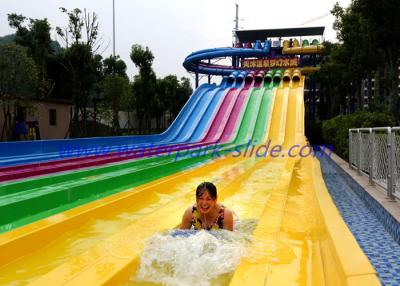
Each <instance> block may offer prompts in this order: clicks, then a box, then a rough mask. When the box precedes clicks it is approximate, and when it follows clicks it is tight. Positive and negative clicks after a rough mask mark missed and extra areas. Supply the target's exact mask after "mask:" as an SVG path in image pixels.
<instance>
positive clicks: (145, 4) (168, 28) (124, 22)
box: [0, 0, 351, 82]
mask: <svg viewBox="0 0 400 286" xmlns="http://www.w3.org/2000/svg"><path fill="white" fill-rule="evenodd" d="M335 2H339V3H340V5H342V6H344V7H347V6H348V5H349V4H350V2H351V0H323V1H321V0H302V1H298V0H286V1H265V0H246V1H245V0H236V1H234V0H115V18H116V33H115V36H116V54H117V55H120V57H121V58H122V59H123V60H124V61H125V62H126V64H127V66H128V75H129V77H130V78H132V77H133V75H135V74H137V69H136V68H135V66H134V64H133V63H132V61H131V60H130V57H129V54H130V51H131V47H132V45H133V44H140V45H142V46H148V47H149V49H150V50H151V51H152V52H153V54H154V56H155V59H154V63H153V69H154V70H155V72H156V74H157V76H158V77H164V76H166V75H169V74H176V75H177V76H178V77H182V76H185V77H189V78H191V79H192V77H191V76H190V74H189V73H188V72H186V70H185V69H184V68H183V67H182V62H183V60H184V59H185V57H186V56H187V55H189V54H190V53H191V52H194V51H198V50H201V49H207V48H216V47H227V46H231V44H232V30H233V27H234V21H233V20H234V18H235V3H238V4H239V18H240V19H241V21H240V25H239V27H240V29H245V30H248V29H273V28H289V27H311V26H325V27H326V30H325V35H324V36H325V39H326V40H331V41H335V40H336V34H335V31H334V30H333V29H332V24H333V21H334V17H333V16H332V15H329V16H325V17H323V18H321V19H318V20H314V21H311V22H309V23H308V24H306V25H302V23H305V22H307V21H310V20H313V19H315V18H318V17H320V16H323V15H326V14H327V13H329V11H330V10H331V9H332V7H333V5H334V4H335ZM59 7H65V8H67V9H73V8H80V9H81V10H83V9H84V8H86V10H87V11H88V12H95V13H97V14H98V18H99V23H100V36H101V37H102V40H103V42H104V44H103V45H102V48H100V51H101V52H102V56H103V57H108V56H109V55H111V54H112V31H113V30H112V0H40V1H39V0H36V1H34V0H12V1H9V0H0V36H4V35H7V34H11V33H13V32H14V30H13V29H11V28H10V27H9V25H8V21H7V14H8V13H17V14H22V15H24V16H26V17H28V18H36V19H42V18H47V19H48V21H49V22H50V24H51V26H52V31H51V36H52V38H53V39H57V35H56V32H55V27H56V26H60V27H66V26H67V23H68V20H67V17H66V16H65V15H64V14H62V13H61V11H60V10H59ZM192 82H193V80H192Z"/></svg>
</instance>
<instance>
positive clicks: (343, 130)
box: [322, 111, 395, 158]
mask: <svg viewBox="0 0 400 286" xmlns="http://www.w3.org/2000/svg"><path fill="white" fill-rule="evenodd" d="M394 124H395V119H394V118H393V116H391V115H388V114H385V113H378V112H374V113H373V112H366V111H360V112H356V113H353V114H350V115H339V116H336V117H334V118H332V119H330V120H326V121H324V122H323V123H322V134H323V138H324V143H325V144H329V145H332V146H333V147H334V151H335V152H336V153H337V154H338V155H339V156H341V157H342V158H348V146H349V145H348V144H349V142H348V139H349V138H348V131H349V129H351V128H363V127H365V128H367V127H368V128H369V127H383V126H393V125H394Z"/></svg>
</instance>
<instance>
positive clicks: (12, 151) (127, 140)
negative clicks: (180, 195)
mask: <svg viewBox="0 0 400 286" xmlns="http://www.w3.org/2000/svg"><path fill="white" fill-rule="evenodd" d="M228 89H229V88H228V87H227V86H226V80H225V81H223V82H222V84H221V86H218V87H217V86H216V85H215V84H212V85H209V84H204V85H202V86H200V87H199V88H198V89H197V90H196V91H195V92H194V94H193V95H192V96H191V97H190V98H189V100H188V102H187V103H186V104H185V106H184V107H183V109H182V111H181V112H180V113H179V115H178V116H177V118H176V120H175V121H174V122H173V124H172V125H171V126H170V127H169V128H168V129H167V130H166V131H165V132H164V133H161V134H157V135H143V136H118V137H102V138H80V139H66V140H41V141H25V142H4V143H0V166H10V165H20V164H26V163H32V162H43V161H51V160H57V159H60V157H59V156H60V153H59V152H60V150H62V149H63V148H67V147H70V146H75V147H78V148H90V147H98V146H104V147H105V146H108V147H109V146H112V147H113V148H111V149H110V150H113V149H115V151H117V150H118V146H119V145H129V146H132V147H143V146H150V145H151V146H156V145H165V144H174V143H183V140H184V139H185V138H186V139H187V137H188V136H187V135H186V136H185V133H184V132H183V131H182V129H183V128H184V127H186V126H188V125H192V124H196V123H198V122H199V117H201V116H202V115H204V111H205V110H204V109H205V108H204V106H205V105H206V106H208V105H209V104H210V103H211V99H212V98H210V94H216V93H217V94H218V95H219V96H217V98H216V99H214V100H213V102H214V103H216V100H221V99H222V95H223V92H222V93H221V92H219V91H224V90H228ZM206 95H208V96H206ZM205 99H207V100H208V102H205ZM213 107H214V108H213ZM213 107H210V108H208V109H207V108H206V109H207V111H208V112H207V117H206V118H207V119H208V120H209V121H211V120H212V118H213V114H214V113H215V112H216V107H217V105H214V106H213ZM199 109H200V110H199ZM202 110H203V111H202ZM206 127H207V124H205V125H204V128H201V127H199V128H197V132H198V133H199V134H204V133H205V132H206V130H205V128H206ZM163 143H164V144H163ZM66 155H67V154H66ZM69 156H71V157H73V156H74V155H73V154H71V155H69ZM69 156H65V158H66V157H69ZM63 158H64V157H63Z"/></svg>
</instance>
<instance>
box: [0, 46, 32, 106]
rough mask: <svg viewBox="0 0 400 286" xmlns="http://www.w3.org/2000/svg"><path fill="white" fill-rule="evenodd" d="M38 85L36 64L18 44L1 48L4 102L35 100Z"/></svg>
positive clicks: (0, 82)
mask: <svg viewBox="0 0 400 286" xmlns="http://www.w3.org/2000/svg"><path fill="white" fill-rule="evenodd" d="M36 84H37V70H36V66H35V62H34V61H33V60H32V58H30V57H29V56H28V54H27V50H26V49H25V48H24V47H22V46H20V45H16V44H13V43H11V44H6V45H3V46H0V98H1V101H2V102H6V101H12V102H17V103H21V104H22V103H24V102H26V101H27V100H30V99H33V98H34V96H35V88H36Z"/></svg>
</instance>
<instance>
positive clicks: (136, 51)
mask: <svg viewBox="0 0 400 286" xmlns="http://www.w3.org/2000/svg"><path fill="white" fill-rule="evenodd" d="M130 57H131V60H132V62H133V63H134V64H135V66H136V67H138V68H139V75H137V76H135V77H134V81H133V95H134V97H135V105H136V116H137V119H138V121H139V133H140V134H141V133H142V131H143V128H146V129H150V126H149V124H150V118H151V117H152V113H153V111H152V110H153V107H155V105H156V104H157V100H156V97H155V94H156V90H157V78H156V74H155V73H154V71H153V68H152V66H151V65H152V63H153V59H154V56H153V53H152V52H151V51H150V50H149V48H148V47H146V48H143V47H142V46H140V45H133V46H132V50H131V54H130ZM144 124H146V125H147V126H144Z"/></svg>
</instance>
